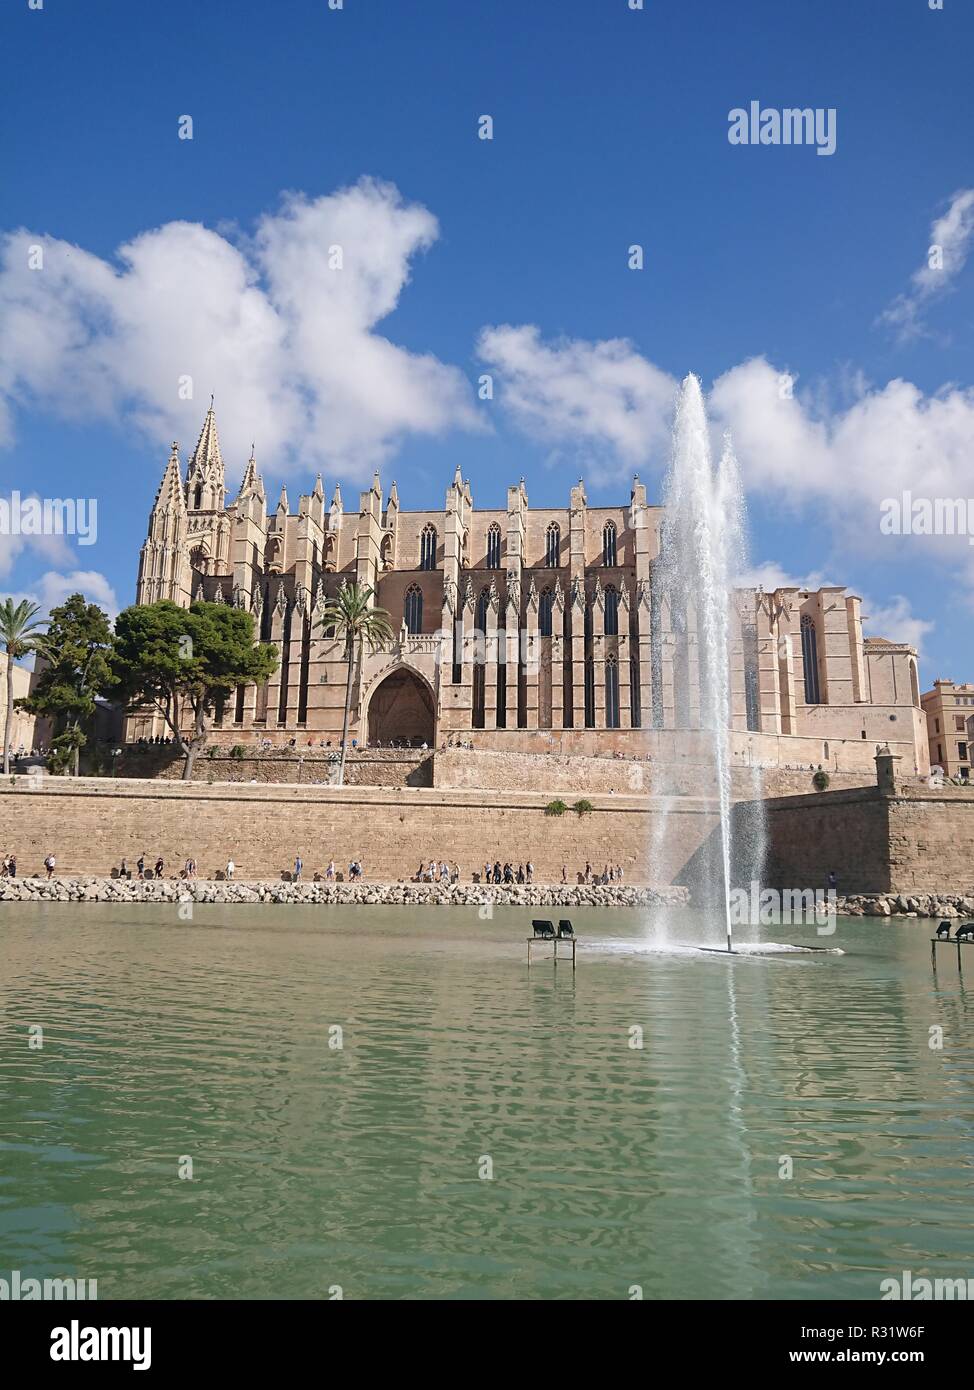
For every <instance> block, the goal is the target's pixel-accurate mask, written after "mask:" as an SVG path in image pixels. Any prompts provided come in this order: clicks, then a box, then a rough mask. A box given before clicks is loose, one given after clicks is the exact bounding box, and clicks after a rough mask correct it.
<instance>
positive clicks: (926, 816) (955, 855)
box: [735, 786, 974, 894]
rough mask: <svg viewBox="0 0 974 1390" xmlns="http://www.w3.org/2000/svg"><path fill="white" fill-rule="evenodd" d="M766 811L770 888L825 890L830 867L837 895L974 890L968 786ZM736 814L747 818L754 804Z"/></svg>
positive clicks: (801, 799)
mask: <svg viewBox="0 0 974 1390" xmlns="http://www.w3.org/2000/svg"><path fill="white" fill-rule="evenodd" d="M764 809H765V814H766V816H767V825H768V842H769V846H770V853H769V858H768V864H767V874H766V877H767V882H768V884H769V886H771V887H775V888H793V887H810V888H819V887H821V888H824V887H825V886H826V883H827V880H828V875H829V871H830V870H832V869H834V870H835V872H836V874H837V876H838V891H839V893H840V894H842V893H887V892H893V893H911V892H912V893H921V892H922V893H935V892H942V893H962V894H967V893H972V892H974V789H972V790H967V789H966V788H962V787H945V788H943V789H940V790H933V789H930V788H927V787H925V786H917V787H903V788H901V789H900V790H899V793H898V794H897V795H896V796H883V795H882V794H881V793H880V792H879V790H878V789H877V788H875V787H874V788H869V789H867V788H863V789H860V790H846V791H836V792H832V791H829V792H824V793H822V794H820V795H819V796H817V797H807V796H798V797H779V798H773V799H771V800H769V801H766V802H765V803H764ZM735 814H736V815H737V816H738V817H739V818H740V819H741V821H746V820H747V819H749V818H750V817H751V816H752V815H753V807H752V806H749V805H745V804H741V805H739V806H738V807H737V808H736V809H735Z"/></svg>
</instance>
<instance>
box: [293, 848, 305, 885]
mask: <svg viewBox="0 0 974 1390" xmlns="http://www.w3.org/2000/svg"><path fill="white" fill-rule="evenodd" d="M303 868H304V861H303V860H302V858H301V856H300V854H299V855H297V856H296V858H295V860H294V881H295V883H297V882H298V880H299V879H300V877H301V870H302V869H303Z"/></svg>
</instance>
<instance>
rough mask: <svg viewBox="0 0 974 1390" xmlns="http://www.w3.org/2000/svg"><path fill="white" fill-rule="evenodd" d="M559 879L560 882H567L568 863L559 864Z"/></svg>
mask: <svg viewBox="0 0 974 1390" xmlns="http://www.w3.org/2000/svg"><path fill="white" fill-rule="evenodd" d="M561 881H562V883H567V882H568V865H567V864H562V866H561Z"/></svg>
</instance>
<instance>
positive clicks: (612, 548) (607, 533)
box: [602, 521, 616, 570]
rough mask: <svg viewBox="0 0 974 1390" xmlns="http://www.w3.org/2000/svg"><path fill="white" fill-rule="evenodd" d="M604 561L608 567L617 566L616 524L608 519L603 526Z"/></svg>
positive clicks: (611, 568) (612, 568)
mask: <svg viewBox="0 0 974 1390" xmlns="http://www.w3.org/2000/svg"><path fill="white" fill-rule="evenodd" d="M602 563H603V565H604V566H605V567H606V569H610V570H614V569H615V568H616V524H615V522H614V521H607V522H606V523H605V525H604V526H603V528H602Z"/></svg>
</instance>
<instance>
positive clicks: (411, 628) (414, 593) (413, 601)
mask: <svg viewBox="0 0 974 1390" xmlns="http://www.w3.org/2000/svg"><path fill="white" fill-rule="evenodd" d="M403 616H404V617H405V619H406V631H407V632H422V630H423V591H422V589H421V588H420V587H419V585H418V584H412V585H410V587H409V588H408V589H407V590H406V601H405V604H404V605H403Z"/></svg>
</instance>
